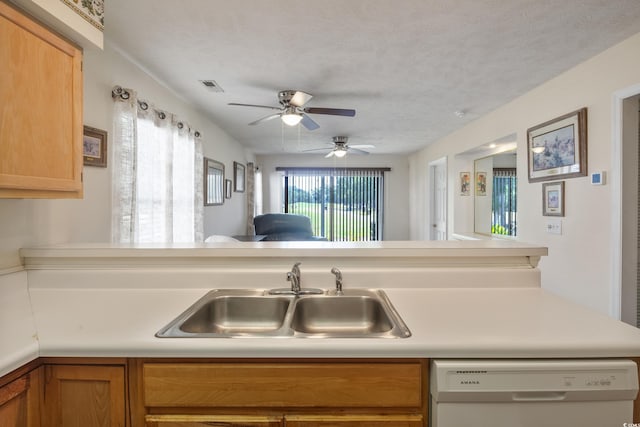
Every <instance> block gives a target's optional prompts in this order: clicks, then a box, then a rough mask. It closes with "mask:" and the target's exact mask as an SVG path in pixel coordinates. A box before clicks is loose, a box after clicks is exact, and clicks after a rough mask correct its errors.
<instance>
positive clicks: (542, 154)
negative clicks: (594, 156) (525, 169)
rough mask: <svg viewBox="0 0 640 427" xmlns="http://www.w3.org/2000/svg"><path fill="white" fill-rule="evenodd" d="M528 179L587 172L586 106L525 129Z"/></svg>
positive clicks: (531, 180)
mask: <svg viewBox="0 0 640 427" xmlns="http://www.w3.org/2000/svg"><path fill="white" fill-rule="evenodd" d="M527 139H528V147H527V148H528V149H527V157H528V163H529V182H537V181H553V180H555V179H558V178H573V177H577V176H586V175H587V109H586V108H582V109H580V110H578V111H574V112H572V113H569V114H565V115H564V116H561V117H558V118H556V119H553V120H550V121H548V122H545V123H542V124H540V125H537V126H534V127H532V128H530V129H527Z"/></svg>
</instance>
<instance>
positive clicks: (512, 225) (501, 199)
mask: <svg viewBox="0 0 640 427" xmlns="http://www.w3.org/2000/svg"><path fill="white" fill-rule="evenodd" d="M517 190H518V178H517V176H516V169H512V168H505V169H498V168H495V169H493V193H492V194H493V200H492V201H491V234H500V235H504V236H515V235H516V231H517V226H516V216H517V212H518V209H517V197H516V195H517Z"/></svg>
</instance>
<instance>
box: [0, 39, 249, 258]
mask: <svg viewBox="0 0 640 427" xmlns="http://www.w3.org/2000/svg"><path fill="white" fill-rule="evenodd" d="M116 84H117V85H120V86H123V87H129V88H132V89H134V90H136V91H137V93H138V95H139V96H140V97H142V98H144V99H147V100H148V101H150V102H151V103H153V104H155V105H157V106H158V107H159V108H162V109H164V110H167V111H170V112H172V113H174V114H177V115H179V116H180V117H182V118H183V119H184V120H186V121H187V122H189V123H190V124H191V125H192V127H194V128H195V129H198V130H199V131H200V132H201V133H202V135H203V137H202V140H203V146H204V155H205V156H207V157H211V158H214V159H215V160H218V161H221V162H223V163H224V164H225V166H226V176H227V178H231V177H232V172H233V161H234V160H235V161H238V162H241V163H246V162H247V161H251V160H253V159H252V157H251V155H250V153H246V152H245V150H244V148H243V147H242V146H241V145H240V144H238V143H237V142H236V141H234V140H233V139H231V138H230V137H229V136H228V135H227V134H226V133H224V132H223V131H222V130H221V129H220V128H219V127H218V126H217V125H216V124H214V123H213V122H212V121H211V119H210V118H209V117H207V116H205V115H203V114H202V113H200V112H199V111H197V110H196V109H194V108H193V107H192V106H190V105H189V104H188V103H186V102H184V101H183V100H182V99H181V98H180V97H179V96H178V95H176V94H175V93H173V92H172V91H171V90H169V89H167V88H166V87H165V86H163V85H161V84H160V83H158V82H157V81H156V80H154V79H153V78H152V77H150V76H149V75H148V74H146V73H145V72H144V71H142V70H141V69H140V68H139V67H137V66H136V65H135V64H133V63H132V62H131V61H129V60H127V59H126V58H125V57H123V56H122V55H120V54H119V53H118V52H117V51H116V50H115V49H114V48H113V47H112V46H110V45H107V46H106V49H105V50H104V51H101V50H99V49H91V48H88V49H85V52H84V123H85V124H86V125H88V126H92V127H96V128H99V129H104V130H107V131H108V132H109V135H111V133H112V132H111V122H112V106H113V101H112V100H111V89H112V87H113V86H114V85H116ZM111 144H112V141H111V139H110V136H109V139H108V149H109V153H111ZM110 181H111V158H109V159H108V167H107V168H106V169H105V168H96V167H85V168H84V198H83V199H81V200H0V270H2V269H3V268H10V267H13V266H18V265H19V264H20V259H19V257H18V249H19V248H21V247H27V246H34V245H43V244H57V243H75V242H78V243H85V242H108V241H110V239H111V237H110V233H111V184H110ZM245 213H246V193H233V195H232V198H231V199H229V200H226V201H225V204H224V205H222V206H210V207H205V236H206V235H209V234H240V233H244V222H245Z"/></svg>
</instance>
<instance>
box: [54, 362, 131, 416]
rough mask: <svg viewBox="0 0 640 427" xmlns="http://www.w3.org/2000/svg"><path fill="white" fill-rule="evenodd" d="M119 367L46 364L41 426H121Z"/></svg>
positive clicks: (123, 395) (121, 373) (122, 402)
mask: <svg viewBox="0 0 640 427" xmlns="http://www.w3.org/2000/svg"><path fill="white" fill-rule="evenodd" d="M124 377H125V372H124V367H123V366H95V365H46V366H45V387H44V399H45V414H46V415H45V418H46V421H45V419H44V418H43V427H60V426H63V427H125V419H126V418H125V407H126V405H125V398H126V393H125V381H124Z"/></svg>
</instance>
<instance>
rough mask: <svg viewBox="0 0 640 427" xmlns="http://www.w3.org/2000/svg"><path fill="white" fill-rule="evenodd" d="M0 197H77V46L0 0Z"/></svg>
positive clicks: (79, 169)
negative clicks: (0, 46)
mask: <svg viewBox="0 0 640 427" xmlns="http://www.w3.org/2000/svg"><path fill="white" fill-rule="evenodd" d="M0 41H1V42H0V45H2V48H1V49H0V197H1V198H12V197H13V198H18V197H19V198H63V197H73V198H78V197H82V162H83V160H82V159H83V158H82V138H83V124H82V102H83V99H82V51H81V50H80V49H79V48H77V47H76V46H74V45H73V44H71V43H69V42H68V41H66V40H64V39H63V38H61V37H59V36H58V35H56V34H54V33H53V32H51V31H49V30H48V29H46V28H45V27H43V26H42V25H40V24H38V23H36V22H35V21H33V20H31V19H30V18H29V17H27V16H25V15H23V14H22V13H20V12H18V11H17V10H16V9H14V8H13V7H11V6H9V5H8V4H7V3H5V2H0Z"/></svg>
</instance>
